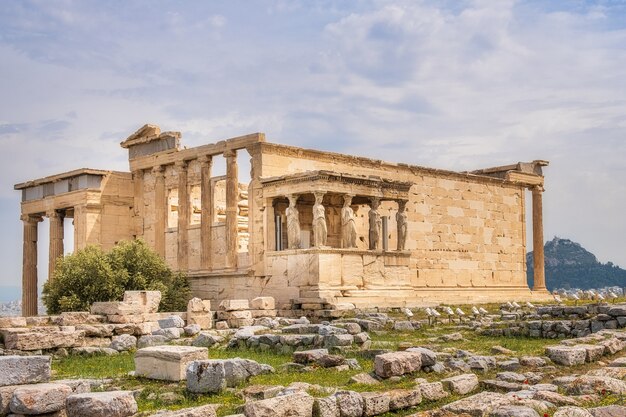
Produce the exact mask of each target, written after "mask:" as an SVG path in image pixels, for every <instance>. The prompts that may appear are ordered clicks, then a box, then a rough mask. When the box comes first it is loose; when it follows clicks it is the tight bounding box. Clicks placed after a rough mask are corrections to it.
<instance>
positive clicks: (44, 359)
mask: <svg viewBox="0 0 626 417" xmlns="http://www.w3.org/2000/svg"><path fill="white" fill-rule="evenodd" d="M50 363H51V358H50V356H0V387H1V386H6V385H20V384H36V383H38V382H48V381H49V380H50Z"/></svg>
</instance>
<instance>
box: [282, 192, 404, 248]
mask: <svg viewBox="0 0 626 417" xmlns="http://www.w3.org/2000/svg"><path fill="white" fill-rule="evenodd" d="M313 195H314V197H315V204H313V222H312V224H311V230H312V235H313V246H314V247H317V248H319V247H324V246H326V241H327V237H328V229H327V225H326V209H325V207H324V205H323V203H322V202H323V199H324V195H325V193H324V192H319V191H317V192H314V193H313ZM353 197H354V195H352V194H344V195H343V207H342V208H341V247H342V248H356V239H357V231H356V216H355V214H354V210H353V209H352V207H351V203H352V198H353ZM287 199H288V200H289V206H288V207H287V209H286V210H285V215H286V217H287V246H288V248H289V249H300V248H301V241H300V214H299V211H298V208H297V206H296V204H297V200H298V196H297V195H295V194H290V195H288V196H287ZM379 206H380V199H379V198H377V197H372V198H371V199H370V211H369V213H368V218H369V230H368V236H369V249H370V250H380V249H381V246H383V247H382V249H383V250H387V248H386V247H384V246H386V245H384V244H383V242H384V239H383V238H382V237H383V235H384V234H385V232H386V231H385V230H383V229H384V228H385V226H386V223H383V221H382V218H381V216H380V214H379V212H378V208H379ZM396 224H397V239H398V241H397V246H396V248H397V250H398V251H403V250H404V249H405V247H406V236H407V226H408V225H407V214H406V200H399V201H398V212H397V213H396Z"/></svg>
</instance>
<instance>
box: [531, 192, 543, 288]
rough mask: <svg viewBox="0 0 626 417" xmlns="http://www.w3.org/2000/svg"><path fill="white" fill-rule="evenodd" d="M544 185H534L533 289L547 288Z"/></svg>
mask: <svg viewBox="0 0 626 417" xmlns="http://www.w3.org/2000/svg"><path fill="white" fill-rule="evenodd" d="M543 191H544V189H543V187H542V186H540V185H538V186H536V187H533V189H532V194H533V268H534V275H533V291H538V290H545V289H546V274H545V264H544V253H543V201H542V199H543Z"/></svg>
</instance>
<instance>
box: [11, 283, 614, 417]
mask: <svg viewBox="0 0 626 417" xmlns="http://www.w3.org/2000/svg"><path fill="white" fill-rule="evenodd" d="M159 299H160V296H159V295H157V294H153V293H151V292H133V293H130V294H127V295H126V296H125V298H124V301H122V302H117V303H97V304H96V305H94V306H93V308H92V309H91V312H90V313H65V314H62V315H60V316H54V317H44V318H32V319H24V318H18V317H13V318H0V326H1V327H2V328H1V329H0V334H2V337H3V341H4V344H5V347H4V354H5V356H0V416H7V415H12V416H15V417H17V416H22V415H46V416H48V417H53V416H54V417H61V416H68V417H73V416H103V417H104V416H119V417H124V416H131V415H133V414H135V413H136V412H137V403H136V401H135V397H134V395H133V392H129V391H105V392H91V391H92V388H93V387H94V386H96V382H95V381H89V380H62V381H61V380H59V381H51V380H50V378H51V371H50V363H51V357H50V356H48V355H41V354H39V355H37V354H38V353H48V354H53V355H59V354H60V353H61V351H62V350H63V349H65V350H69V352H71V353H73V354H112V355H114V354H119V352H126V351H132V352H134V359H135V372H134V373H135V375H136V376H138V377H143V378H150V379H157V380H165V381H184V382H182V384H184V386H185V387H186V389H187V390H188V391H189V392H191V393H195V394H212V393H219V392H222V391H224V390H233V389H234V390H236V392H238V393H240V395H242V396H243V397H244V398H245V399H246V402H245V405H243V406H242V407H241V409H240V410H239V412H240V413H241V414H238V415H237V416H238V417H241V416H243V417H265V416H267V417H269V416H277V417H282V416H284V417H287V416H288V417H300V416H303V417H313V416H319V417H346V416H355V417H365V416H377V415H382V414H385V413H387V412H389V411H397V410H407V409H410V408H412V407H415V406H417V405H420V404H425V405H426V407H425V408H431V410H430V411H423V412H420V413H417V414H414V417H449V416H459V417H461V416H463V417H467V416H472V417H474V416H481V417H526V416H528V417H536V416H540V417H541V416H543V415H544V413H546V414H548V415H549V416H561V417H562V416H578V415H580V416H593V417H606V416H611V417H612V416H626V407H624V406H621V405H612V406H605V407H591V408H589V407H587V408H585V407H586V404H589V403H590V402H592V403H593V402H595V403H597V402H599V401H600V399H601V398H602V397H603V396H606V395H611V394H615V395H624V394H626V382H625V381H624V379H625V378H626V357H619V355H620V354H622V353H624V352H626V332H621V331H619V330H615V329H611V326H612V325H609V326H608V327H607V326H603V328H602V329H599V330H596V331H591V329H590V331H589V332H588V333H587V332H584V334H583V333H575V334H576V336H574V337H572V338H563V336H564V335H570V336H571V335H572V334H573V333H572V332H571V331H570V332H569V333H567V332H560V331H559V332H557V337H561V338H562V340H560V341H558V342H557V341H555V343H554V344H553V345H551V346H548V347H547V348H546V350H545V357H530V356H518V355H517V354H516V352H514V351H511V350H509V349H506V348H503V347H501V346H494V347H493V348H492V356H487V355H476V354H474V353H472V352H470V351H467V350H462V349H458V348H451V347H441V346H440V345H439V344H438V343H440V342H443V343H447V344H449V343H450V341H460V343H461V344H460V345H459V346H462V340H463V335H462V334H461V333H450V334H448V335H444V336H443V337H439V338H436V339H435V340H433V344H432V345H425V346H411V345H410V344H408V343H402V344H401V346H400V350H397V351H391V350H386V349H372V348H371V340H370V336H369V332H378V331H385V329H387V330H388V329H396V330H398V331H403V332H405V331H412V330H414V329H418V328H420V326H423V325H426V323H424V322H421V321H418V320H415V319H414V318H411V320H410V321H409V320H392V319H390V318H389V316H387V315H386V314H384V313H367V314H365V313H363V314H357V316H356V317H346V316H345V315H342V317H338V318H336V319H334V320H332V321H322V322H321V323H311V321H310V320H309V319H307V318H305V317H301V318H293V317H281V316H280V315H279V314H278V312H279V311H280V310H276V309H275V305H274V301H273V299H271V298H270V297H259V298H257V299H255V300H251V301H248V300H226V301H224V302H222V303H221V304H220V306H218V310H217V311H216V312H212V310H211V306H210V303H206V302H204V301H203V300H200V299H193V300H191V301H190V302H189V305H188V309H187V312H186V313H167V314H164V313H157V312H156V311H157V310H158V300H159ZM300 307H303V306H300ZM584 307H585V308H584V309H582V308H581V307H578V306H576V307H572V308H569V307H550V308H543V307H540V308H538V309H537V312H536V313H525V314H524V315H519V316H518V317H516V318H515V320H509V318H508V317H507V318H504V319H502V318H501V320H503V321H504V322H506V323H507V324H509V325H512V326H518V327H519V328H521V327H524V326H526V324H528V323H531V322H533V321H536V319H537V317H536V316H538V317H539V318H540V319H541V321H542V322H544V323H545V322H546V318H547V317H546V316H548V315H549V316H550V320H549V321H550V322H551V324H549V326H546V329H555V327H552V326H556V325H554V324H552V323H553V322H558V323H561V322H568V321H569V322H574V323H578V322H580V321H585V320H589V321H590V322H593V321H594V320H596V319H597V320H600V319H599V318H598V316H599V315H602V314H605V315H607V316H610V317H614V320H615V321H616V322H617V327H621V325H620V322H619V321H618V320H617V318H618V317H622V315H621V314H622V313H621V312H622V311H624V315H625V316H626V309H624V307H623V306H620V305H613V306H600V307H602V309H600V307H598V306H584ZM618 312H619V313H618ZM94 313H98V314H94ZM574 314H576V315H578V317H573V315H574ZM594 314H595V316H593V315H594ZM407 318H408V315H407ZM601 318H603V317H601ZM526 319H528V320H526ZM142 320H143V321H142ZM493 320H497V317H496V318H494V317H486V318H484V320H480V321H479V320H475V321H474V322H465V323H460V322H459V324H460V325H462V326H459V327H458V328H464V329H476V330H477V331H478V332H479V333H484V332H485V331H491V330H495V329H497V327H496V326H495V324H498V323H493V322H492V321H493ZM525 320H526V321H525ZM611 320H613V319H611ZM600 321H602V320H600ZM608 321H610V320H605V321H603V322H608ZM405 322H406V323H410V325H405ZM398 323H402V324H400V325H398ZM524 323H526V324H524ZM542 326H543V324H542ZM590 326H591V324H590ZM596 328H598V327H597V326H596ZM542 329H543V327H542ZM570 329H578V327H576V325H574V326H572V327H570ZM146 330H150V331H149V332H148V331H146ZM550 331H552V330H547V332H544V331H543V330H542V332H541V334H540V336H541V337H547V338H552V337H553V334H552V333H550ZM214 348H219V349H235V350H236V349H242V348H245V349H254V350H258V351H261V352H274V353H279V354H290V355H292V362H291V363H287V364H285V365H283V366H284V367H285V368H286V369H290V370H297V371H300V372H316V371H317V370H318V369H320V368H325V369H334V370H336V371H345V370H351V369H352V370H355V369H360V368H361V366H360V365H359V363H358V361H357V360H356V359H352V358H348V357H346V356H345V355H346V354H347V353H354V352H358V354H359V355H363V356H364V357H369V358H371V359H372V360H373V367H372V368H371V369H363V370H362V372H361V373H359V374H357V375H355V376H353V377H352V378H351V382H353V383H356V384H359V386H360V387H363V386H371V387H372V389H368V390H365V391H361V389H362V388H361V389H359V390H358V391H357V390H355V391H349V390H335V389H329V388H326V387H322V386H314V385H310V384H306V383H293V384H291V385H289V386H286V387H283V386H262V385H256V386H248V384H249V380H250V378H251V377H253V376H256V375H261V374H265V373H272V372H276V370H275V369H273V368H272V367H271V366H269V365H267V364H263V363H258V362H255V361H252V360H249V359H242V358H231V359H210V358H211V353H210V349H214ZM11 353H19V354H20V355H25V354H28V355H30V356H17V355H10V354H11ZM607 364H608V365H607ZM581 365H590V367H589V368H586V370H585V371H584V372H581V371H579V370H578V369H579V368H575V369H571V371H569V372H567V370H568V369H570V367H578V366H581ZM557 370H559V371H560V373H562V372H563V371H566V372H565V374H566V376H558V377H554V376H553V375H554V374H555V373H556V371H557ZM578 372H580V373H578ZM420 376H428V378H429V380H426V379H423V378H419V377H420ZM416 377H417V378H416ZM407 378H410V379H413V378H416V379H414V384H413V386H412V387H410V388H403V389H389V390H380V388H376V387H382V386H384V385H381V384H382V383H383V382H384V381H386V380H390V381H398V380H402V381H404V380H407ZM111 388H114V387H111ZM450 396H454V397H450ZM448 397H450V398H454V399H455V400H454V401H451V400H450V399H449V398H448ZM440 401H441V403H438V402H440ZM446 402H447V403H446ZM217 410H219V404H209V405H204V406H201V407H194V408H191V409H186V410H179V411H172V412H169V411H167V412H158V413H156V414H155V415H158V416H162V417H183V416H189V417H195V416H216V415H217ZM144 415H145V414H144ZM231 417H234V416H231Z"/></svg>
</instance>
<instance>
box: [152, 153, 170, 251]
mask: <svg viewBox="0 0 626 417" xmlns="http://www.w3.org/2000/svg"><path fill="white" fill-rule="evenodd" d="M164 171H165V168H164V167H163V166H162V165H159V166H156V167H154V168H152V173H153V174H154V225H153V229H154V250H155V251H156V253H158V254H159V255H161V256H162V257H163V258H165V220H166V217H165V215H166V210H165V209H166V206H167V201H166V200H165V175H164Z"/></svg>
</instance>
